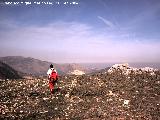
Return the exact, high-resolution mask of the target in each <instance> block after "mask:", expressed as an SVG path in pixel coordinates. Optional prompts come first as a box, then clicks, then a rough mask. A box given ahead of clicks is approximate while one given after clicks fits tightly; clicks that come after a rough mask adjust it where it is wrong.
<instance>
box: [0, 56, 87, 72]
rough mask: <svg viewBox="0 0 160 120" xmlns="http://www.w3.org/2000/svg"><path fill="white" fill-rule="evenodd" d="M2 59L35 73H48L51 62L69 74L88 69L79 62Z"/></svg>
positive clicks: (23, 58) (20, 58) (16, 58)
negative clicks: (58, 62)
mask: <svg viewBox="0 0 160 120" xmlns="http://www.w3.org/2000/svg"><path fill="white" fill-rule="evenodd" d="M0 60H1V61H3V62H4V63H6V64H8V65H10V66H11V67H13V68H14V69H15V70H17V71H20V72H22V73H27V74H33V75H46V72H47V70H48V68H49V65H50V64H53V65H54V67H55V68H56V69H57V70H58V72H59V74H67V73H70V72H72V71H74V70H76V69H77V70H81V71H86V70H87V69H86V68H85V67H83V66H81V65H79V64H56V63H52V62H47V61H42V60H38V59H34V58H31V57H27V58H26V57H22V56H7V57H0Z"/></svg>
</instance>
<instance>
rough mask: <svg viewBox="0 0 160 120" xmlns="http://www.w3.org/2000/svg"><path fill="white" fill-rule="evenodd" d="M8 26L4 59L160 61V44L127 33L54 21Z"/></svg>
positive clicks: (3, 34)
mask: <svg viewBox="0 0 160 120" xmlns="http://www.w3.org/2000/svg"><path fill="white" fill-rule="evenodd" d="M7 22H8V21H7ZM12 23H14V22H12ZM7 25H8V26H7V27H6V29H9V30H8V31H7V30H6V31H2V30H1V31H0V36H1V38H0V42H1V44H0V48H1V51H0V55H1V56H6V55H22V56H31V57H35V58H39V59H42V60H49V61H54V62H115V61H116V62H123V61H125V62H131V61H133V62H138V61H145V62H150V61H151V62H152V61H159V60H160V57H158V56H160V51H159V46H160V43H159V42H154V41H150V42H148V41H141V40H139V39H137V38H134V39H135V40H134V41H133V40H131V37H130V36H129V37H128V34H127V33H110V36H109V35H108V34H105V33H103V32H101V34H97V33H96V32H95V28H94V27H93V26H90V25H88V24H85V23H80V22H65V21H54V22H52V23H50V24H48V25H45V26H36V25H30V26H23V27H22V26H18V25H16V24H15V25H14V26H15V27H12V25H11V24H9V23H7ZM126 38H127V39H126ZM137 41H138V42H137Z"/></svg>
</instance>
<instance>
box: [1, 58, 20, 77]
mask: <svg viewBox="0 0 160 120" xmlns="http://www.w3.org/2000/svg"><path fill="white" fill-rule="evenodd" d="M0 78H1V79H18V78H21V76H20V75H19V74H18V72H17V71H16V70H14V69H13V68H12V67H10V66H9V65H7V64H5V63H3V62H1V61H0Z"/></svg>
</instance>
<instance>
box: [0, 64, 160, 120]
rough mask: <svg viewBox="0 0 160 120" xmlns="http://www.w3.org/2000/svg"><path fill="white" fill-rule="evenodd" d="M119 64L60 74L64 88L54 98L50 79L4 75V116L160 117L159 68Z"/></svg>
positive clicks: (0, 92) (72, 119) (77, 119)
mask: <svg viewBox="0 0 160 120" xmlns="http://www.w3.org/2000/svg"><path fill="white" fill-rule="evenodd" d="M115 66H117V65H115ZM115 66H113V67H112V68H110V70H109V71H107V70H106V71H101V72H97V73H95V74H92V75H81V76H76V75H66V76H61V77H60V78H59V82H58V83H57V85H56V88H60V91H57V92H56V93H55V94H53V95H52V96H50V91H49V88H48V80H47V79H46V78H31V79H25V80H21V79H20V80H7V81H5V80H3V79H1V81H0V98H1V99H0V104H1V113H0V119H6V120H7V119H8V120H17V119H23V120H28V119H30V120H32V119H41V120H48V119H54V120H66V119H69V120H83V119H86V120H159V119H160V72H159V71H154V74H150V73H149V72H143V71H142V73H140V74H139V73H137V72H127V74H126V70H127V68H128V67H127V68H126V66H128V65H118V66H121V67H122V69H121V67H120V68H119V69H115V68H117V67H115ZM113 69H114V72H111V71H113ZM123 73H125V74H123ZM56 90H58V89H56Z"/></svg>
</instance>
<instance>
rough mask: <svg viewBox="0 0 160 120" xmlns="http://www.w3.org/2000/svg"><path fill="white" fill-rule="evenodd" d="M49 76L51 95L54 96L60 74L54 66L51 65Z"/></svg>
mask: <svg viewBox="0 0 160 120" xmlns="http://www.w3.org/2000/svg"><path fill="white" fill-rule="evenodd" d="M47 75H48V80H49V89H50V91H51V93H52V94H54V86H55V83H56V82H57V80H58V73H57V71H56V69H55V68H54V67H53V65H52V64H51V65H50V68H49V69H48V71H47Z"/></svg>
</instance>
